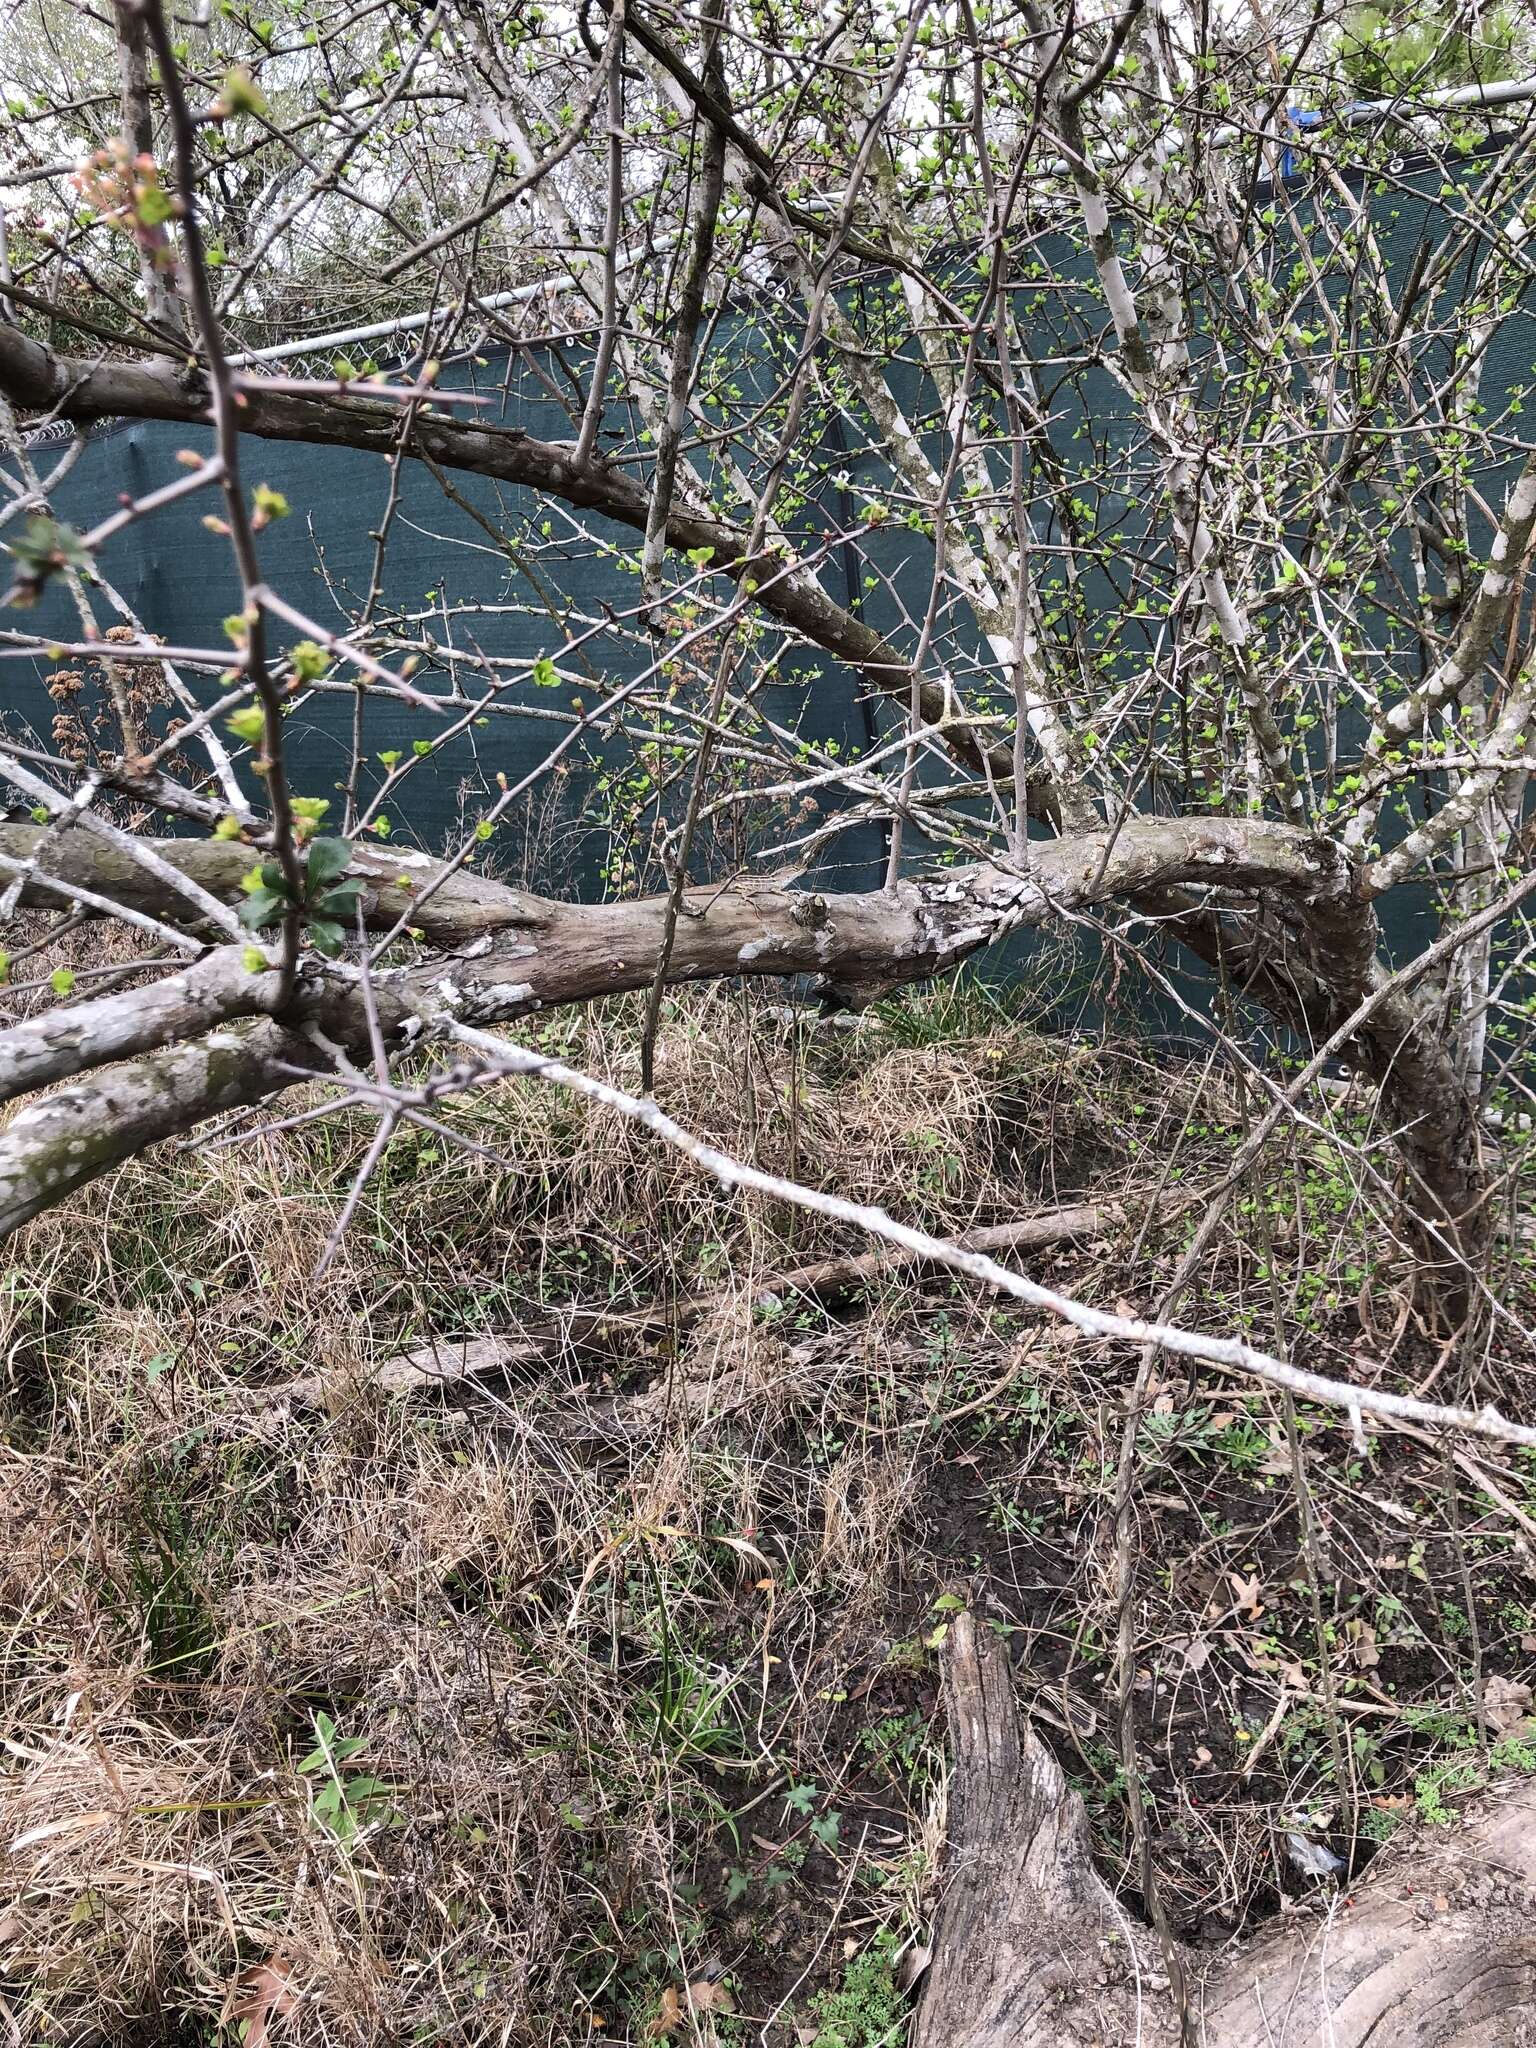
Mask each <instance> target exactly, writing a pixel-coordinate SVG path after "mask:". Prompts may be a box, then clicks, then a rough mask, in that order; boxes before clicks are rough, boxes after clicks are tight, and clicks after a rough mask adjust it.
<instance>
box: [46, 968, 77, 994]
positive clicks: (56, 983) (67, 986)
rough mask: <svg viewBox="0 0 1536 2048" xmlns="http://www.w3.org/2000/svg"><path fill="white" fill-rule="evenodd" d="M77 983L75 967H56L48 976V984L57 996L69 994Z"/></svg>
mask: <svg viewBox="0 0 1536 2048" xmlns="http://www.w3.org/2000/svg"><path fill="white" fill-rule="evenodd" d="M74 985H75V970H74V969H73V967H55V969H54V970H53V972H52V974H50V975H49V977H48V986H49V987H50V988H51V989H52V990H53V992H54V994H55V995H56V996H67V995H68V994H69V993H70V991H71V990H72V989H73V988H74Z"/></svg>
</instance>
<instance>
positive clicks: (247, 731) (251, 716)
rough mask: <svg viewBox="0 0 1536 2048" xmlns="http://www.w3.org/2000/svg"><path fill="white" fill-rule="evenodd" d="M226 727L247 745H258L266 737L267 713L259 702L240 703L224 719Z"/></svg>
mask: <svg viewBox="0 0 1536 2048" xmlns="http://www.w3.org/2000/svg"><path fill="white" fill-rule="evenodd" d="M224 724H225V726H226V728H227V729H228V730H229V731H230V732H232V733H233V734H234V736H235V738H236V739H237V740H244V741H245V743H246V745H247V746H249V747H259V746H260V745H261V742H262V740H263V739H264V738H265V737H266V731H267V715H266V713H265V712H264V711H263V710H262V708H261V706H260V705H259V704H242V705H241V707H240V709H239V710H238V711H232V712H231V713H230V714H229V716H228V718H226V719H225V721H224Z"/></svg>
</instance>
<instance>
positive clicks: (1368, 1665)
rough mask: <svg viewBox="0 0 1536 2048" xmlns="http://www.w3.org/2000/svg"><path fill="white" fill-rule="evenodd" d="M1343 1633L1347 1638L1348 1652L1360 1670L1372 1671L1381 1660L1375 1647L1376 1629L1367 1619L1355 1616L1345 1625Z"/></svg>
mask: <svg viewBox="0 0 1536 2048" xmlns="http://www.w3.org/2000/svg"><path fill="white" fill-rule="evenodd" d="M1344 1633H1345V1634H1346V1636H1348V1638H1349V1653H1350V1656H1351V1658H1352V1659H1353V1661H1354V1662H1355V1664H1356V1665H1358V1667H1359V1668H1360V1670H1362V1671H1373V1670H1374V1669H1375V1668H1376V1666H1377V1665H1378V1664H1379V1663H1380V1662H1381V1655H1380V1652H1379V1651H1378V1650H1377V1648H1376V1631H1375V1629H1374V1628H1372V1626H1371V1624H1370V1623H1369V1622H1368V1621H1362V1620H1360V1619H1359V1618H1356V1619H1355V1620H1354V1621H1351V1622H1349V1623H1347V1624H1346V1625H1345V1630H1344Z"/></svg>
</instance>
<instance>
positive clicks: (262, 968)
mask: <svg viewBox="0 0 1536 2048" xmlns="http://www.w3.org/2000/svg"><path fill="white" fill-rule="evenodd" d="M240 964H241V966H242V967H243V968H244V969H245V971H246V973H247V974H265V973H266V971H267V969H268V967H269V966H270V965H271V962H270V961H269V960H268V959H267V956H266V954H265V953H263V951H262V950H261V948H260V946H247V947H246V949H245V951H244V952H243V953H242V954H241V955H240Z"/></svg>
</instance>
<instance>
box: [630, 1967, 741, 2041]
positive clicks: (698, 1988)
mask: <svg viewBox="0 0 1536 2048" xmlns="http://www.w3.org/2000/svg"><path fill="white" fill-rule="evenodd" d="M735 2010H736V2002H735V2000H734V1999H733V1998H732V1997H731V1994H730V1992H729V1991H727V1990H726V1988H725V1986H724V1985H723V1984H721V1983H719V1982H718V1981H717V1980H716V1979H714V1978H711V1977H695V1978H694V1979H693V1981H692V1983H690V1985H689V1986H688V1995H687V2004H686V2006H685V2004H684V1998H683V1993H682V1992H681V1991H679V1990H678V1988H677V1986H676V1985H675V1984H669V1985H668V1986H667V1988H666V1990H665V1991H663V1992H662V1994H661V1998H660V2001H659V2003H658V2004H657V2007H656V2015H655V2018H654V2019H653V2020H652V2021H651V2023H650V2025H649V2026H648V2027H647V2028H646V2030H645V2038H646V2039H647V2041H665V2040H666V2039H668V2037H669V2036H670V2035H672V2034H675V2033H676V2032H677V2030H678V2028H679V2027H680V2026H681V2025H682V2024H683V2019H684V2017H685V2014H686V2012H688V2011H692V2012H734V2011H735Z"/></svg>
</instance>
